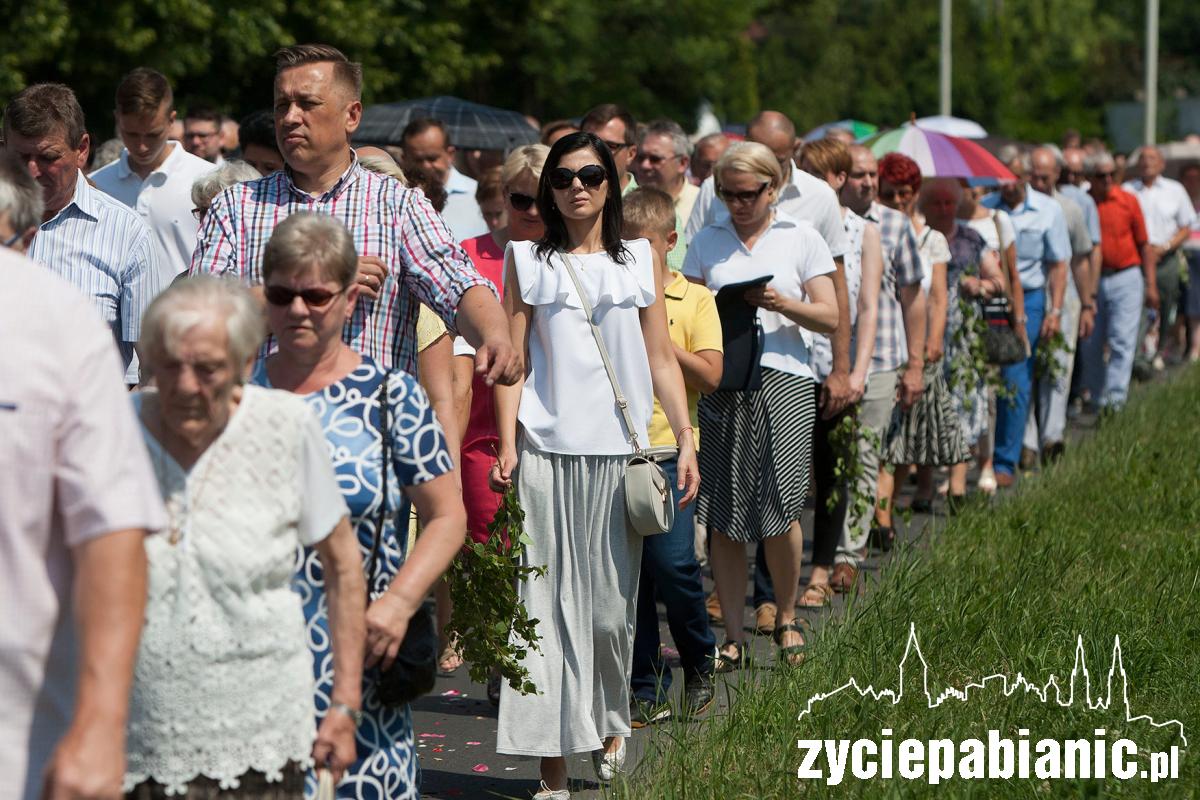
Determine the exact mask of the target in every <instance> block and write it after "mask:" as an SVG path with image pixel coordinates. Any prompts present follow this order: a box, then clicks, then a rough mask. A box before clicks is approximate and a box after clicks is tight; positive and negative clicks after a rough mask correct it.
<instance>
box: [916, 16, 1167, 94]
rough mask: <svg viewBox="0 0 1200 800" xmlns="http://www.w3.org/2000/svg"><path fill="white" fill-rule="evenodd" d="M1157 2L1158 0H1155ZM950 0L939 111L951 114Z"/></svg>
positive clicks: (944, 30) (945, 19)
mask: <svg viewBox="0 0 1200 800" xmlns="http://www.w3.org/2000/svg"><path fill="white" fill-rule="evenodd" d="M1153 1H1154V2H1157V0H1153ZM950 30H951V27H950V0H942V59H941V75H940V76H939V77H940V80H939V81H938V83H939V88H940V102H939V104H938V113H939V114H941V115H942V116H945V117H948V116H950Z"/></svg>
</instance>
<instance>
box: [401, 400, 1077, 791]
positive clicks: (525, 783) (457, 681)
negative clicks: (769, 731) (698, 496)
mask: <svg viewBox="0 0 1200 800" xmlns="http://www.w3.org/2000/svg"><path fill="white" fill-rule="evenodd" d="M1095 425H1096V420H1095V418H1094V417H1091V416H1089V415H1084V416H1082V417H1080V418H1078V419H1075V420H1071V421H1069V423H1068V436H1067V439H1068V449H1069V448H1070V446H1071V444H1072V443H1073V442H1076V441H1078V440H1079V437H1081V436H1083V435H1086V434H1087V432H1089V431H1090V430H1092V429H1094V428H1095ZM944 475H945V473H944V471H942V472H941V473H940V474H939V477H938V479H937V482H938V483H940V482H941V481H942V480H943V479H944ZM975 477H976V476H975V473H974V471H972V474H971V476H970V480H969V486H970V487H972V489H973V487H974V485H975ZM1029 477H1031V476H1030V474H1029V473H1027V474H1026V475H1024V476H1023V478H1022V479H1028V478H1029ZM913 490H914V485H913V484H912V483H911V482H909V483H907V484H906V485H905V487H904V498H903V499H902V500H901V502H900V504H899V506H900V508H904V507H905V506H906V505H907V504H908V502H909V500H910V499H911V497H912V493H913ZM810 502H811V501H810ZM945 513H946V512H945V504H944V502H943V501H942V500H941V499H938V500H935V502H934V508H933V514H932V515H925V514H913V515H912V516H911V517H910V519H909V521H908V524H907V525H906V524H905V522H904V520H903V519H902V518H901V515H900V514H897V515H896V520H895V527H896V535H897V539H898V540H899V541H907V540H910V539H913V538H915V537H917V536H918V535H919V534H920V533H921V532H922V531H924V530H925V528H926V526H928V525H934V526H937V525H943V524H945V521H946V516H945ZM802 524H803V527H804V531H805V533H806V538H805V549H804V553H805V560H806V562H807V559H808V557H809V556H810V554H811V552H812V549H811V544H812V542H811V538H810V537H811V532H812V511H811V509H810V510H809V511H807V512H806V513H805V515H804V519H803V520H802ZM748 551H749V552H748V559H747V562H748V563H749V564H753V561H754V558H753V556H754V553H753V547H749V548H748ZM887 558H888V556H887V555H881V554H879V553H877V552H874V551H872V552H871V553H870V557H869V558H868V559H867V560H866V561H865V562H864V564H863V565H862V568H861V572H860V575H859V591H860V592H863V591H870V590H871V588H872V586H873V585H874V584H875V582H876V578H877V576H878V574H879V570H880V569H881V568H882V567H883V565H884V564H885V563H886V561H887ZM809 571H810V570H809V566H808V564H807V563H806V564H805V567H804V571H803V574H802V578H801V581H800V585H801V586H802V587H803V586H804V585H805V584H806V583H807V580H808V574H809ZM711 589H712V580H711V577H710V576H709V573H708V569H707V568H706V569H705V590H706V592H707V591H710V590H711ZM749 591H750V587H749V584H748V585H747V594H749ZM845 603H846V599H845V596H843V595H835V596H834V600H833V602H832V604H831V605H830V606H827V607H826V608H824V609H820V610H808V609H798V615H799V616H801V617H803V618H805V619H807V620H808V622H810V623H811V624H812V626H813V629H814V630H819V629H820V627H821V625H822V624H824V622H826V621H827V620H829V619H831V618H834V617H836V616H837V615H839V614H841V613H842V611H843V609H844V607H845ZM753 614H754V609H753V607H752V606H751V605H750V600H749V596H747V607H746V618H745V620H744V621H743V622H744V625H745V626H746V630H747V631H752V630H753ZM659 627H660V633H661V637H662V642H663V644H664V647H667V648H670V647H672V646H673V643H672V640H671V634H670V631H669V630H668V629H667V624H666V616H665V613H664V612H663V608H662V606H661V605H660V606H659ZM714 633H715V635H716V640H717V642H718V644H719V643H720V642H722V641H724V639H725V636H724V633H725V632H724V630H722V629H721V627H720V626H714ZM748 641H752V642H753V648H754V650H753V653H754V655H755V656H756V657H757V660H758V663H759V664H763V663H766V664H768V665H769V664H771V663H773V660H774V659H775V647H774V645H773V644H772V643H771V641H770V639H769V638H768V637H763V636H757V635H753V636H749V637H748ZM667 655H668V659H669V661H668V663H670V658H671V656H672V652H671V651H668V652H667ZM674 666H676V667H678V663H677V661H676V662H675V663H674ZM467 673H468V669H467V667H466V666H463V667H460V668H459V669H458V670H456V671H455V673H454V674H452V675H443V676H441V677H439V679H438V682H437V686H436V688H435V689H434V691H433V693H432V694H430V695H428V696H426V697H423V698H421V699H420V700H419V701H417V702H416V703H414V704H413V726H414V733H415V736H416V742H417V753H418V755H419V757H420V762H421V791H422V796H423V797H426V798H435V799H437V800H442V799H443V798H470V800H475V799H476V798H478V799H479V800H485V799H490V798H519V799H520V800H527V798H529V797H531V796H532V795H533V793H534V792H536V791H537V790H538V759H535V758H523V757H515V756H504V755H499V754H497V753H496V714H497V711H496V709H495V708H493V707H492V705H491V704H490V703H489V702H488V699H487V691H486V688H485V687H484V686H483V685H481V684H477V683H473V682H471V680H470V676H469V675H468V674H467ZM734 674H735V675H736V674H737V673H734ZM674 677H675V681H674V687H673V688H672V692H673V693H678V692H680V691H682V687H683V678H682V673H681V672H680V671H679V670H678V669H676V670H675V673H674ZM721 680H722V678H721V677H720V676H718V677H717V681H718V687H717V692H716V697H717V700H716V702H714V704H713V706H712V707H711V708H710V709H709V711H708V712H707V714H706V716H708V715H713V714H719V713H721V710H722V708H724V707H725V705H726V693H725V692H722V691H721V690H720V681H721ZM700 724H702V722H701V723H700ZM650 732H651V729H650V728H643V729H641V730H638V731H634V733H633V737H632V738H631V739H630V740H629V741H628V742H627V747H628V751H629V752H628V756H627V762H626V769H627V770H632V769H634V768H635V767H636V765H637V759H638V757H639V756H640V754H641V753H642V751H643V750H644V748H645V746H646V742H647V741H648V739H649V735H650ZM568 772H569V775H570V777H571V797H572V798H573V799H574V800H590V799H591V798H602V797H605V796H606V795H605V792H604V790H603V788H602V787H601V786H600V785H599V784H598V783H597V781H596V777H595V773H594V771H593V769H592V763H591V757H590V756H589V755H588V754H583V755H580V756H576V757H573V758H571V759H569V760H568Z"/></svg>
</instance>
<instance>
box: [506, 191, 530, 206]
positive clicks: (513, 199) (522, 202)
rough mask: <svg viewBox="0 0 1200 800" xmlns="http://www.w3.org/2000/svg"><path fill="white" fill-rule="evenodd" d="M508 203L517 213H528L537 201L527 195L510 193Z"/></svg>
mask: <svg viewBox="0 0 1200 800" xmlns="http://www.w3.org/2000/svg"><path fill="white" fill-rule="evenodd" d="M508 202H509V203H511V204H512V207H513V208H515V209H516V210H517V211H528V210H529V209H530V208H532V207H533V204H534V202H536V200H535V198H533V197H530V196H529V195H527V194H521V193H520V192H509V193H508Z"/></svg>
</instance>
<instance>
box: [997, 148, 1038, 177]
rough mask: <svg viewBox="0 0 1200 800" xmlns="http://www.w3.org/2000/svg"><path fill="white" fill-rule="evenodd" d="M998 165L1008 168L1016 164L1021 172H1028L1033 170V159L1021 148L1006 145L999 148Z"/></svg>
mask: <svg viewBox="0 0 1200 800" xmlns="http://www.w3.org/2000/svg"><path fill="white" fill-rule="evenodd" d="M997 158H999V160H1000V163H1001V164H1003V165H1004V166H1006V167H1008V166H1011V165H1012V164H1013V162H1016V164H1017V166H1019V167H1020V168H1021V170H1022V171H1023V172H1030V171H1031V170H1032V169H1033V159H1032V158H1030V157H1029V153H1028V152H1027V151H1026V150H1025V149H1024V148H1023V147H1021V146H1019V145H1015V144H1006V145H1004V146H1003V147H1001V148H1000V152H999V153H998V154H997Z"/></svg>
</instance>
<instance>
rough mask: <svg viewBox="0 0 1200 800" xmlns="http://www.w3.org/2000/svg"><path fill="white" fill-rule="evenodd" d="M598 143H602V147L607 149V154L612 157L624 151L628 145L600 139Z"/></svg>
mask: <svg viewBox="0 0 1200 800" xmlns="http://www.w3.org/2000/svg"><path fill="white" fill-rule="evenodd" d="M600 141H602V142H604V146H605V147H607V148H608V150H609V152H610V153H612V154H613V155H614V156H615V155H616V154H617V153H619V152H621V151H622V150H624V149H625V148H626V147H629V145H628V144H626V143H625V142H610V141H609V140H608V139H601V140H600Z"/></svg>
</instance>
